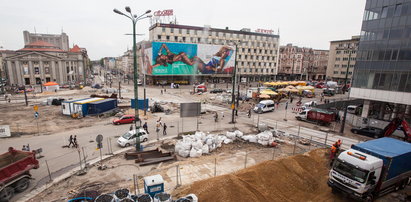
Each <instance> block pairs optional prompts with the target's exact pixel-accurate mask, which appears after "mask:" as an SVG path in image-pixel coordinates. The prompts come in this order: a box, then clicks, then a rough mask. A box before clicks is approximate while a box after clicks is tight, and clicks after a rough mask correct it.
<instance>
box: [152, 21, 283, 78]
mask: <svg viewBox="0 0 411 202" xmlns="http://www.w3.org/2000/svg"><path fill="white" fill-rule="evenodd" d="M150 41H161V42H181V43H204V44H216V45H234V43H235V42H238V46H237V50H238V51H237V68H238V71H237V72H238V74H239V75H240V77H243V78H247V80H248V81H260V80H263V81H268V80H274V79H275V75H276V74H277V69H278V60H279V57H278V55H279V36H278V35H271V34H261V33H255V32H249V31H235V30H229V29H215V28H211V27H208V26H205V27H194V26H184V25H175V24H155V25H153V26H152V27H151V28H150Z"/></svg>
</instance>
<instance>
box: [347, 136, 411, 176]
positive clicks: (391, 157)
mask: <svg viewBox="0 0 411 202" xmlns="http://www.w3.org/2000/svg"><path fill="white" fill-rule="evenodd" d="M351 148H353V149H355V150H358V151H361V152H364V153H366V154H370V155H372V156H375V157H377V158H380V159H382V160H383V162H384V167H386V168H387V175H386V176H385V179H383V180H389V179H391V178H393V177H396V176H398V175H400V174H402V173H405V172H408V171H411V161H410V159H411V143H408V142H404V141H401V140H397V139H394V138H389V137H384V138H379V139H375V140H370V141H367V142H362V143H359V144H356V145H352V146H351Z"/></svg>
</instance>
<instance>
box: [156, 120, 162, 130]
mask: <svg viewBox="0 0 411 202" xmlns="http://www.w3.org/2000/svg"><path fill="white" fill-rule="evenodd" d="M161 126H162V124H161V117H160V119H158V120H157V123H156V132H157V133H158V132H160V127H161Z"/></svg>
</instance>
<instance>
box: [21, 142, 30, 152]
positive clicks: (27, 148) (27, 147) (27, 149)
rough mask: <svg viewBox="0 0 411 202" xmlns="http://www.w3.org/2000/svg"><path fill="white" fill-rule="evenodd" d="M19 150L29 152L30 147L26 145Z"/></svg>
mask: <svg viewBox="0 0 411 202" xmlns="http://www.w3.org/2000/svg"><path fill="white" fill-rule="evenodd" d="M21 150H22V151H30V145H29V144H27V146H26V145H23V148H22V149H21Z"/></svg>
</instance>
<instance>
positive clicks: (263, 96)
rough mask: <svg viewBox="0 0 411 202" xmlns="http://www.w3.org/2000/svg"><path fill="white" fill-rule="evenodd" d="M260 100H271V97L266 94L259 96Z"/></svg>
mask: <svg viewBox="0 0 411 202" xmlns="http://www.w3.org/2000/svg"><path fill="white" fill-rule="evenodd" d="M258 97H259V98H267V99H268V98H270V96H269V95H266V94H260V95H259V96H258Z"/></svg>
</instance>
